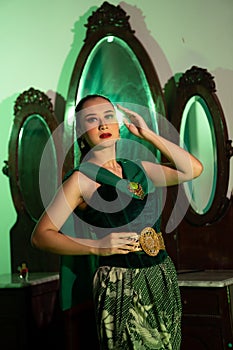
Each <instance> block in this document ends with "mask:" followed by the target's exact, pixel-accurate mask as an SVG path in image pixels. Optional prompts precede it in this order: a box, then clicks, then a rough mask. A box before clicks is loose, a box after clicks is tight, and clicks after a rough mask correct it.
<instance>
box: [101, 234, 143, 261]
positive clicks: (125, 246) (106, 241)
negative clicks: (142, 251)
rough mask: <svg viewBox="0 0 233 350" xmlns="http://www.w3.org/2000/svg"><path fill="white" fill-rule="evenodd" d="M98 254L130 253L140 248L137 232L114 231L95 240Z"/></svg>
mask: <svg viewBox="0 0 233 350" xmlns="http://www.w3.org/2000/svg"><path fill="white" fill-rule="evenodd" d="M95 244H96V245H97V247H96V254H97V255H102V256H107V255H113V254H128V253H130V252H135V251H137V250H138V249H139V243H138V234H137V233H136V232H112V233H110V234H108V235H107V236H105V237H103V238H101V239H99V240H97V241H95Z"/></svg>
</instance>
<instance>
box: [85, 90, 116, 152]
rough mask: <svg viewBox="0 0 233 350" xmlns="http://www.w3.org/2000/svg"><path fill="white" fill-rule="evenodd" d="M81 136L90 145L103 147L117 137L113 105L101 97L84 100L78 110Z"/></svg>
mask: <svg viewBox="0 0 233 350" xmlns="http://www.w3.org/2000/svg"><path fill="white" fill-rule="evenodd" d="M79 114H80V115H79V118H80V119H79V120H80V125H81V130H82V133H83V137H84V138H85V139H86V141H87V142H88V144H89V145H90V147H94V146H97V145H102V146H103V147H106V146H108V145H109V144H112V143H113V142H114V143H115V141H116V139H119V124H118V120H117V117H116V112H115V109H114V107H113V106H112V104H111V103H110V102H108V101H107V100H105V99H104V98H102V97H95V98H91V99H90V100H88V101H86V102H85V104H84V106H83V109H82V110H81V112H79Z"/></svg>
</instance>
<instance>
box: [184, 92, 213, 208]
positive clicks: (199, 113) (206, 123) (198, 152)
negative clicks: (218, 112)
mask: <svg viewBox="0 0 233 350" xmlns="http://www.w3.org/2000/svg"><path fill="white" fill-rule="evenodd" d="M180 136H181V140H182V141H183V143H184V144H183V147H187V148H188V150H189V151H190V152H191V153H192V154H193V155H195V156H196V157H197V158H198V159H199V160H200V161H201V162H202V164H203V167H204V171H203V173H202V175H201V176H200V177H198V178H197V179H195V180H193V182H192V186H191V184H190V183H189V182H188V183H185V184H184V189H185V193H186V195H187V197H188V199H189V202H190V205H191V207H192V208H193V210H194V211H195V212H196V213H198V214H200V215H203V214H206V213H207V212H208V211H209V209H210V208H211V206H212V203H213V200H214V196H215V193H216V182H217V171H218V164H217V163H218V160H217V149H216V136H215V130H214V124H213V119H212V116H211V114H210V110H209V108H208V106H207V104H206V102H205V100H204V99H203V98H202V97H201V96H198V95H196V96H193V97H191V98H190V99H189V101H188V102H187V104H186V106H185V108H184V112H183V115H182V119H181V125H180ZM200 189H202V190H201V191H200Z"/></svg>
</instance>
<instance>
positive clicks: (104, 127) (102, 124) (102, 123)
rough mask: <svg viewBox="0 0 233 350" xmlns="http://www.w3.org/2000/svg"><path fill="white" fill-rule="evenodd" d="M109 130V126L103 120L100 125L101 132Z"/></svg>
mask: <svg viewBox="0 0 233 350" xmlns="http://www.w3.org/2000/svg"><path fill="white" fill-rule="evenodd" d="M107 128H108V126H107V124H105V123H104V122H103V121H102V120H101V121H100V123H99V130H105V129H107Z"/></svg>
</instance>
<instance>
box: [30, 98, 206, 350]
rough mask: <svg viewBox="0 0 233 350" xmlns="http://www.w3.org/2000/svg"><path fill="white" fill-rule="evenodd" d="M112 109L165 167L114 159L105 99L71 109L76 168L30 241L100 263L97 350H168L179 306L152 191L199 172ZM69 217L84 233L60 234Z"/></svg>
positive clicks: (176, 335)
mask: <svg viewBox="0 0 233 350" xmlns="http://www.w3.org/2000/svg"><path fill="white" fill-rule="evenodd" d="M118 108H119V110H120V111H121V112H122V113H124V115H125V116H126V118H125V120H124V124H125V126H126V128H127V129H128V131H129V132H130V133H131V134H133V135H134V136H136V137H138V138H140V139H142V140H145V141H147V143H148V144H151V145H153V147H155V149H158V150H159V151H160V152H161V154H162V155H163V156H164V157H166V159H167V160H168V161H169V162H170V163H171V166H165V165H160V164H158V163H156V162H151V161H147V160H135V161H132V160H129V159H123V158H122V157H121V158H120V159H119V158H117V147H118V146H117V145H118V143H119V142H121V141H120V135H119V124H118V120H117V117H116V111H115V108H114V106H113V104H112V103H111V101H110V100H109V99H108V98H106V97H104V96H100V95H88V96H86V97H85V98H84V99H82V100H81V101H80V102H79V104H78V105H77V107H76V112H77V132H78V134H79V136H80V137H79V142H80V148H81V151H83V156H82V160H83V161H82V164H81V165H80V166H79V167H78V168H76V169H74V170H73V171H72V172H71V173H70V174H69V176H67V179H66V180H65V181H64V183H63V185H62V187H61V189H60V190H59V191H58V194H57V195H56V197H55V199H54V200H53V202H52V203H51V205H50V206H49V208H48V209H47V210H46V211H45V213H44V214H43V215H42V217H41V218H40V220H39V222H38V224H37V225H36V227H35V229H34V232H33V234H32V238H31V241H32V244H33V246H35V247H37V248H39V249H42V250H46V251H49V252H52V253H56V254H60V255H63V256H98V257H99V263H98V267H97V269H96V271H95V275H94V278H93V297H94V304H95V314H96V323H97V329H98V336H99V343H100V348H101V349H114V350H117V349H121V350H122V349H125V350H126V349H127V350H129V349H138V350H139V349H140V350H142V349H145V350H146V349H160V350H161V349H172V350H175V349H179V348H180V342H181V332H180V321H181V302H180V294H179V288H178V284H177V279H176V271H175V268H174V265H173V263H172V261H171V259H170V257H169V256H168V254H167V252H166V249H165V246H164V242H163V238H162V234H161V233H160V227H159V226H160V220H159V218H160V214H161V213H159V208H158V205H157V202H158V201H157V199H156V189H157V188H159V187H164V186H172V185H176V184H178V183H182V182H185V181H189V180H191V179H193V178H196V177H197V176H199V175H200V174H201V172H202V165H201V163H200V162H199V161H198V160H197V159H196V158H195V157H193V156H192V155H191V154H189V153H188V152H186V151H185V150H184V149H182V148H180V147H179V146H177V145H175V144H173V143H172V142H170V141H168V140H166V139H164V138H163V137H161V136H159V135H157V134H156V133H154V132H153V131H152V130H150V129H149V128H148V126H147V124H146V123H145V121H144V120H143V118H142V117H141V116H140V115H138V114H137V113H135V112H133V111H131V110H129V109H127V108H124V107H122V106H120V105H118ZM128 145H129V147H130V143H129V144H128ZM126 158H127V157H126ZM72 213H75V221H77V224H78V223H79V222H82V223H84V226H83V227H84V231H82V232H78V229H76V236H72V237H71V235H70V236H69V235H68V234H63V233H64V232H63V233H62V232H61V231H62V229H63V225H64V224H65V222H66V221H67V220H68V218H69V217H70V216H71V214H72ZM80 230H81V229H80ZM79 233H81V235H80V234H79Z"/></svg>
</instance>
